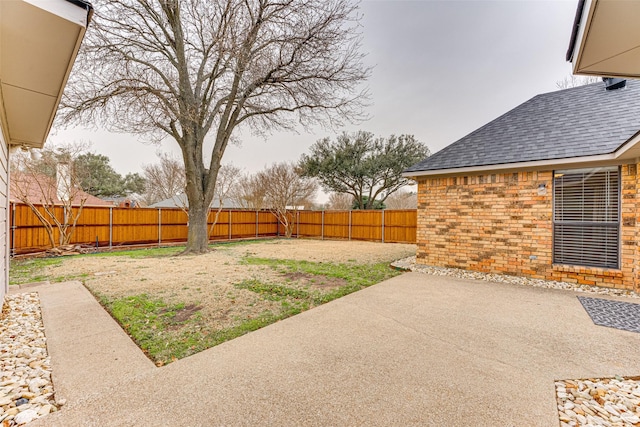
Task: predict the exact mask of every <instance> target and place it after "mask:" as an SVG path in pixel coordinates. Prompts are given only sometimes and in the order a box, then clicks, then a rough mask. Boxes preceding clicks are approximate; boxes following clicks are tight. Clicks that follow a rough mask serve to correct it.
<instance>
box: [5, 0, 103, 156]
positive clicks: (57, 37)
mask: <svg viewBox="0 0 640 427" xmlns="http://www.w3.org/2000/svg"><path fill="white" fill-rule="evenodd" d="M91 13H92V8H91V5H90V4H89V3H88V2H85V1H81V0H12V1H0V120H1V121H2V133H3V136H4V139H5V142H6V143H8V144H10V145H20V146H25V147H33V148H41V147H42V146H43V145H44V142H45V140H46V139H47V135H48V134H49V131H50V130H51V125H52V123H53V119H54V117H55V115H56V110H57V108H58V105H59V103H60V99H61V97H62V91H63V89H64V86H65V84H66V82H67V79H68V78H69V73H70V72H71V68H72V66H73V63H74V61H75V58H76V55H77V53H78V49H79V47H80V43H81V41H82V39H83V37H84V34H85V31H86V28H87V25H88V23H89V19H90V17H91Z"/></svg>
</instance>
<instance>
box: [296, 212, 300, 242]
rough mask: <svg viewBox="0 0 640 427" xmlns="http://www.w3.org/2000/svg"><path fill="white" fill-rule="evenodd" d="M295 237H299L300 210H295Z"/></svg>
mask: <svg viewBox="0 0 640 427" xmlns="http://www.w3.org/2000/svg"><path fill="white" fill-rule="evenodd" d="M296 238H297V239H299V238H300V211H296Z"/></svg>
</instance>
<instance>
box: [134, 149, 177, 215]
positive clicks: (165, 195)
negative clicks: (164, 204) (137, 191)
mask: <svg viewBox="0 0 640 427" xmlns="http://www.w3.org/2000/svg"><path fill="white" fill-rule="evenodd" d="M157 155H158V159H159V161H158V162H157V163H152V164H148V165H142V171H143V173H144V178H145V180H146V188H145V192H144V194H145V202H146V203H147V204H148V205H152V204H154V203H157V202H159V201H161V200H165V199H170V198H172V197H175V196H177V195H179V194H181V193H184V191H185V188H186V186H187V182H186V178H185V172H184V164H183V163H182V161H181V160H180V159H176V158H174V157H173V156H171V154H169V153H158V154H157Z"/></svg>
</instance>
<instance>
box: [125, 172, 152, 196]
mask: <svg viewBox="0 0 640 427" xmlns="http://www.w3.org/2000/svg"><path fill="white" fill-rule="evenodd" d="M146 188H147V180H146V179H145V178H144V177H143V176H142V175H140V174H139V173H138V172H135V173H128V174H126V175H125V176H124V178H122V189H123V193H124V195H127V196H129V195H131V194H137V195H143V194H144V192H145V191H146Z"/></svg>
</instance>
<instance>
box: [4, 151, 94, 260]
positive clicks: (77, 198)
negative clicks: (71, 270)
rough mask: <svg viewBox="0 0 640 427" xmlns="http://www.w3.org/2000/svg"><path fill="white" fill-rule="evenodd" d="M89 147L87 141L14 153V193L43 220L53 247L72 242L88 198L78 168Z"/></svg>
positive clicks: (12, 163) (12, 178) (12, 158)
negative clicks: (77, 171)
mask: <svg viewBox="0 0 640 427" xmlns="http://www.w3.org/2000/svg"><path fill="white" fill-rule="evenodd" d="M85 150H86V144H84V143H75V144H67V145H62V146H57V147H54V146H48V147H47V148H46V149H44V150H41V151H36V150H32V153H33V155H31V153H27V152H25V151H18V152H16V153H15V154H12V155H11V181H10V191H11V194H12V196H13V197H15V198H16V199H17V200H19V201H21V202H22V203H24V204H26V205H27V206H29V208H30V209H31V211H32V212H33V213H34V215H35V216H36V217H37V218H38V220H39V221H40V222H41V223H42V225H43V226H44V228H45V230H46V233H47V237H48V238H49V243H50V244H51V247H52V248H57V247H60V246H65V245H68V244H69V243H70V242H71V238H72V237H73V233H74V231H75V228H76V224H77V222H78V218H80V215H81V214H82V209H83V207H84V205H85V203H86V201H87V194H86V193H85V192H83V191H82V188H81V185H80V179H79V178H78V175H77V173H76V167H75V166H76V161H77V159H78V157H79V156H80V153H82V152H84V151H85ZM36 153H37V154H36ZM59 208H62V214H60V213H59V212H57V210H58V209H59Z"/></svg>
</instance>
